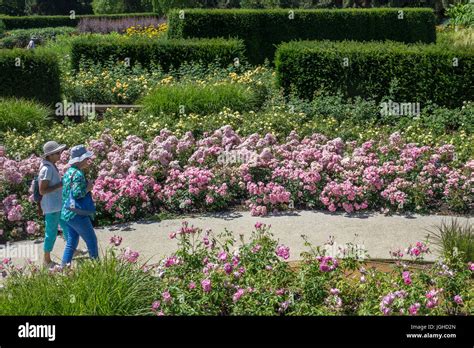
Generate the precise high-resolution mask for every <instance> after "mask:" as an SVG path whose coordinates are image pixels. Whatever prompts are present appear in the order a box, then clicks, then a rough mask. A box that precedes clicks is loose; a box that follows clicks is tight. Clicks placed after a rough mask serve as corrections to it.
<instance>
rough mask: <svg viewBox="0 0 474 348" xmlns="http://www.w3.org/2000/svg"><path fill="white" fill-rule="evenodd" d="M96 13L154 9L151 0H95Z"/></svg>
mask: <svg viewBox="0 0 474 348" xmlns="http://www.w3.org/2000/svg"><path fill="white" fill-rule="evenodd" d="M92 8H93V10H94V13H95V14H115V13H128V12H132V13H133V12H147V11H150V12H151V11H152V6H151V3H150V0H93V1H92Z"/></svg>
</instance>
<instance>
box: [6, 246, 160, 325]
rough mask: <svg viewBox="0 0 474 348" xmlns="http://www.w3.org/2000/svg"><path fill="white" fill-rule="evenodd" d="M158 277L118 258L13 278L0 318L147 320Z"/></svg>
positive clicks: (109, 254) (7, 283)
mask: <svg viewBox="0 0 474 348" xmlns="http://www.w3.org/2000/svg"><path fill="white" fill-rule="evenodd" d="M154 288H156V277H154V276H153V274H152V273H151V272H145V271H143V270H141V269H139V265H138V264H132V263H128V262H126V261H124V260H123V259H120V258H118V257H115V256H113V255H112V254H111V253H110V252H109V253H108V255H107V256H105V257H104V258H102V259H100V260H99V261H91V260H85V261H83V262H80V263H79V264H78V266H77V268H75V269H72V270H67V269H65V270H64V271H62V272H57V273H53V274H52V272H49V271H48V270H47V269H43V270H37V271H36V272H30V273H29V274H28V273H27V272H21V273H20V272H18V273H16V272H12V274H11V275H10V276H8V277H7V279H6V280H5V288H3V289H0V315H109V316H110V315H144V314H147V313H149V308H150V304H151V302H152V301H153V300H154V299H155V297H154V296H156V294H155V291H153V289H154Z"/></svg>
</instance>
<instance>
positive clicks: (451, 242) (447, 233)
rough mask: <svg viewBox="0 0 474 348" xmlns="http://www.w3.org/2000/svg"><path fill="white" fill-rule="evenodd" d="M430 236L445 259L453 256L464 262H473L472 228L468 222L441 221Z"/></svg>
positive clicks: (473, 242)
mask: <svg viewBox="0 0 474 348" xmlns="http://www.w3.org/2000/svg"><path fill="white" fill-rule="evenodd" d="M430 235H431V237H433V239H434V243H435V244H436V245H437V246H438V248H439V249H440V251H441V254H442V255H443V256H444V257H445V258H448V257H450V256H452V255H453V254H454V255H455V256H458V257H459V258H461V259H462V260H463V261H465V262H469V261H472V260H474V227H473V225H472V224H471V223H470V222H469V221H466V223H465V224H464V225H463V224H461V223H460V222H459V221H458V220H457V219H452V220H451V221H450V222H447V221H443V222H442V223H441V224H440V225H439V226H436V228H435V231H431V232H430Z"/></svg>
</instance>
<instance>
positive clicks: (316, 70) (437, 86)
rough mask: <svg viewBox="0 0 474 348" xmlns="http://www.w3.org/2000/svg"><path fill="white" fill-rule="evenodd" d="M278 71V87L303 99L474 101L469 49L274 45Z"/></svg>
mask: <svg viewBox="0 0 474 348" xmlns="http://www.w3.org/2000/svg"><path fill="white" fill-rule="evenodd" d="M276 69H277V80H278V83H279V86H280V87H283V88H284V89H285V91H286V92H287V93H289V92H290V91H294V92H295V93H296V95H298V96H299V97H302V98H305V99H311V98H312V97H313V95H314V93H315V92H321V91H326V92H330V93H334V92H339V91H340V92H342V93H343V94H344V95H345V96H362V97H364V98H374V99H376V100H380V98H382V97H383V96H388V97H390V98H392V100H395V101H398V102H419V103H427V102H428V101H431V102H434V103H437V104H438V105H444V106H450V107H451V106H460V105H462V103H463V101H470V100H473V99H474V80H473V79H472V71H474V50H472V49H456V48H452V49H447V48H446V47H439V46H437V45H403V44H400V43H395V42H391V43H388V42H387V43H377V42H371V43H360V42H349V41H346V42H331V41H319V42H317V41H301V42H290V43H284V44H282V45H281V46H280V47H279V48H278V50H277V53H276Z"/></svg>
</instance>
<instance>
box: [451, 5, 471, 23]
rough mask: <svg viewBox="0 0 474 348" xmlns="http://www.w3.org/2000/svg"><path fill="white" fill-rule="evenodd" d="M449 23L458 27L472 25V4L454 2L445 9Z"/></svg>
mask: <svg viewBox="0 0 474 348" xmlns="http://www.w3.org/2000/svg"><path fill="white" fill-rule="evenodd" d="M446 15H447V16H448V17H449V25H451V26H454V27H456V26H460V27H474V4H472V3H469V4H462V3H459V4H456V5H454V6H450V7H449V8H448V9H447V10H446Z"/></svg>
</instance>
